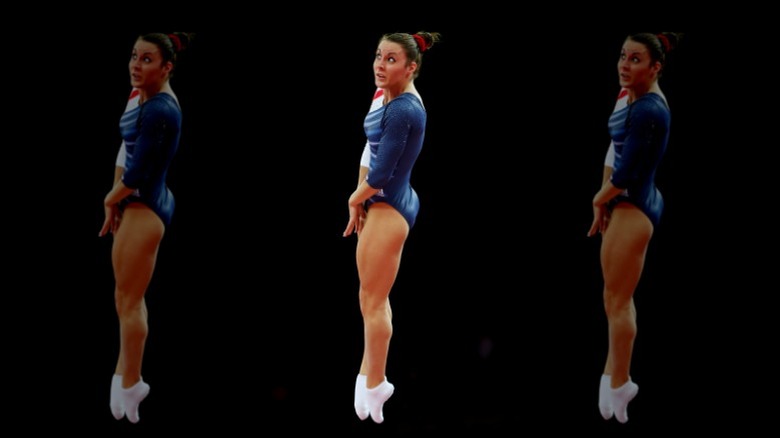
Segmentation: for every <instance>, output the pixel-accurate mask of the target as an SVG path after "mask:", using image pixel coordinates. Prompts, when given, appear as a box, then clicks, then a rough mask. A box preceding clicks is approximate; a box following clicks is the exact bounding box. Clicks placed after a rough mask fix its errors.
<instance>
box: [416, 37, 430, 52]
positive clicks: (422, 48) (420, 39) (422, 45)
mask: <svg viewBox="0 0 780 438" xmlns="http://www.w3.org/2000/svg"><path fill="white" fill-rule="evenodd" d="M412 37H413V38H414V40H415V41H417V46H418V47H420V52H424V51H425V49H427V48H428V45H427V44H425V40H424V39H423V37H421V36H420V35H417V34H414V35H412Z"/></svg>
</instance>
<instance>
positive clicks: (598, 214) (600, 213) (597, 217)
mask: <svg viewBox="0 0 780 438" xmlns="http://www.w3.org/2000/svg"><path fill="white" fill-rule="evenodd" d="M607 225H609V210H607V204H601V205H594V206H593V223H592V224H591V225H590V230H589V231H588V237H591V236H593V235H595V234H596V232H599V233H601V234H604V232H605V231H607Z"/></svg>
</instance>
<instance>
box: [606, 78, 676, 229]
mask: <svg viewBox="0 0 780 438" xmlns="http://www.w3.org/2000/svg"><path fill="white" fill-rule="evenodd" d="M670 122H671V114H670V112H669V107H668V106H667V105H666V101H665V100H664V98H663V97H662V96H660V95H658V94H656V93H647V94H645V95H644V96H642V97H640V98H639V99H637V100H636V101H635V102H633V103H632V104H630V105H627V106H626V107H624V108H621V109H619V110H616V111H615V112H613V113H612V116H611V117H610V118H609V133H610V135H611V136H612V142H613V143H614V149H615V162H614V170H613V172H612V176H611V179H610V180H611V181H612V185H614V186H615V187H617V188H619V189H624V190H623V192H622V193H621V194H619V195H618V196H616V197H615V198H613V200H612V201H611V203H610V205H611V206H614V205H615V204H616V203H618V202H622V201H626V202H630V203H631V204H634V205H636V206H637V207H638V208H639V209H640V210H642V212H644V213H645V215H647V217H648V218H649V219H650V222H652V223H653V225H654V226H657V225H658V222H659V221H660V219H661V213H662V212H663V209H664V199H663V196H661V192H660V191H659V190H658V188H657V187H656V185H655V173H656V170H657V169H658V165H659V164H660V162H661V158H662V157H663V155H664V152H665V151H666V145H667V143H668V140H669V125H670Z"/></svg>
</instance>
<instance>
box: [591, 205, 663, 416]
mask: <svg viewBox="0 0 780 438" xmlns="http://www.w3.org/2000/svg"><path fill="white" fill-rule="evenodd" d="M652 235H653V225H652V223H651V222H650V220H649V219H648V218H647V216H645V215H644V213H642V212H641V211H640V210H639V209H638V208H636V207H635V206H633V205H630V204H627V203H621V204H618V205H617V206H616V207H615V209H614V210H613V211H612V215H611V219H610V224H609V227H608V228H607V231H606V232H605V234H604V236H603V241H602V246H601V265H602V271H603V275H604V309H605V311H606V313H607V320H608V323H609V353H608V355H607V360H606V364H605V366H604V374H605V375H609V376H611V385H610V386H611V388H612V389H613V390H614V389H617V388H621V387H623V385H625V384H626V383H628V382H629V381H630V366H631V355H632V352H633V348H634V339H635V337H636V331H637V328H636V307H635V306H634V299H633V295H634V290H635V289H636V286H637V284H638V283H639V279H640V277H641V275H642V269H643V267H644V263H645V254H646V253H647V246H648V244H649V242H650V238H651V237H652ZM632 385H634V386H635V384H633V383H632ZM632 392H633V394H632V395H631V396H630V398H629V399H628V400H626V401H625V405H627V404H628V401H630V399H631V398H633V397H634V396H635V395H636V392H635V391H632ZM615 402H616V401H615V400H613V404H614V403H615ZM625 405H623V406H622V408H623V413H624V412H625ZM614 408H615V413H616V415H618V411H619V409H618V406H614ZM618 419H619V420H620V419H621V415H618ZM625 419H626V421H627V417H625Z"/></svg>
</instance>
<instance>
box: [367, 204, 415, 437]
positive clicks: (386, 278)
mask: <svg viewBox="0 0 780 438" xmlns="http://www.w3.org/2000/svg"><path fill="white" fill-rule="evenodd" d="M408 234H409V225H408V224H407V222H406V220H405V219H404V218H403V216H401V214H400V213H398V211H396V210H395V209H394V208H393V207H391V206H390V205H388V204H384V203H376V204H373V205H372V206H371V208H370V209H369V211H368V214H367V217H366V223H365V226H364V228H363V231H362V232H361V234H360V238H359V240H358V245H357V254H356V258H357V266H358V275H359V276H360V310H361V313H362V314H363V330H364V331H363V333H364V338H365V341H364V350H363V360H362V363H361V366H360V374H362V375H365V376H366V388H367V392H366V394H365V396H366V398H367V400H369V401H371V400H373V401H374V409H372V412H371V416H372V418H373V419H374V421H376V422H381V421H382V416H381V405H382V403H384V401H386V400H387V398H389V397H390V395H392V385H391V384H390V383H389V382H387V381H386V379H385V369H386V365H387V352H388V349H389V347H390V338H391V337H392V334H393V325H392V310H391V308H390V300H389V295H390V290H391V288H392V286H393V283H394V282H395V279H396V276H397V274H398V268H399V267H400V264H401V253H402V251H403V246H404V242H405V241H406V237H407V235H408Z"/></svg>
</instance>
